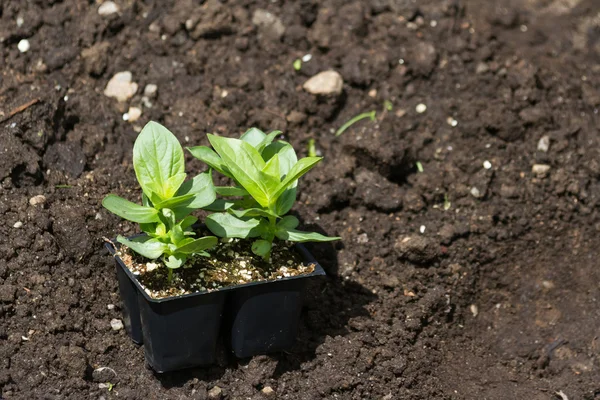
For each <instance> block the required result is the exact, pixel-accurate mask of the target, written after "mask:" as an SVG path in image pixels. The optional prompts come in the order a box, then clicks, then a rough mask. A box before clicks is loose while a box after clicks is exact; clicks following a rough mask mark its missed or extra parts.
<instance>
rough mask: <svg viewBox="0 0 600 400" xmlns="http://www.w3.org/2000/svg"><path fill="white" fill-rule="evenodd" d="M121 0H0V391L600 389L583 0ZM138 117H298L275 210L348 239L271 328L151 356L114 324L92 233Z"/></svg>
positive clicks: (594, 89)
mask: <svg viewBox="0 0 600 400" xmlns="http://www.w3.org/2000/svg"><path fill="white" fill-rule="evenodd" d="M116 3H117V6H118V8H119V11H118V12H117V13H113V14H111V15H107V16H101V15H99V14H98V7H99V3H95V2H92V1H78V0H65V1H52V0H51V1H37V0H27V1H2V2H0V52H1V56H0V70H1V71H2V73H1V76H0V182H1V187H0V216H1V217H2V224H0V238H1V239H0V283H1V286H0V318H1V323H0V388H1V397H2V398H4V399H187V398H190V399H206V398H213V399H217V398H223V399H262V398H267V397H271V398H283V399H320V398H324V399H381V400H384V399H385V400H389V399H536V400H537V399H540V400H542V399H571V400H573V399H600V304H599V302H600V266H599V265H598V262H597V257H598V249H599V248H600V237H599V232H600V214H599V209H598V205H599V201H600V181H599V178H600V147H599V145H600V143H599V142H600V136H599V128H600V117H599V115H598V107H599V106H600V92H599V88H600V80H599V79H600V78H599V76H600V75H599V72H600V64H599V63H600V3H599V2H598V1H596V0H515V1H493V0H486V1H484V0H465V1H461V0H448V1H445V0H439V1H437V0H436V1H431V0H424V1H410V0H373V1H342V0H324V1H317V0H299V1H294V2H291V1H290V2H283V1H277V0H274V1H250V0H246V1H222V2H220V1H218V0H207V1H191V0H182V1H177V2H175V1H152V0H148V1H139V0H119V1H117V2H116ZM257 10H258V12H257ZM265 10H266V11H268V12H269V13H270V14H268V15H267V14H265V13H264V12H263V11H265ZM23 39H27V40H28V41H29V44H30V48H29V50H28V51H27V52H23V53H22V52H20V51H19V47H21V48H23V47H22V46H19V43H20V42H21V40H23ZM306 54H310V55H312V58H311V59H310V60H309V61H306V62H303V63H302V64H301V69H300V70H299V71H296V70H295V69H294V67H293V63H294V60H296V59H298V58H302V57H303V56H304V55H306ZM330 69H331V70H335V71H337V72H339V73H340V74H341V76H342V77H343V80H344V85H343V92H342V93H341V94H340V95H329V96H316V95H313V94H311V93H308V92H307V91H305V90H304V89H303V88H302V85H303V84H304V83H305V82H306V81H307V80H308V79H309V78H310V77H311V76H313V75H315V74H317V73H319V72H321V71H326V70H330ZM121 71H130V72H131V74H132V80H133V82H136V83H137V84H138V88H137V91H136V93H135V95H133V97H131V98H130V99H128V100H126V101H123V102H118V101H117V100H116V99H114V98H110V97H107V96H105V95H104V94H103V91H104V89H105V87H106V85H107V83H108V81H109V80H110V78H111V77H113V75H114V74H116V73H117V72H121ZM147 84H155V85H157V87H158V90H157V93H156V95H155V96H153V97H149V98H147V99H143V98H142V97H143V92H144V88H145V87H146V85H147ZM385 102H390V103H391V105H392V106H391V110H390V109H389V108H390V107H384V103H385ZM386 104H387V105H388V106H389V103H386ZM419 104H424V105H425V106H426V111H425V112H422V113H418V112H417V111H416V109H417V105H419ZM131 106H132V107H139V108H141V109H142V115H141V117H140V118H139V119H138V120H137V121H133V122H132V121H131V120H129V121H124V120H123V114H124V113H125V112H127V111H128V109H129V107H131ZM372 110H376V111H377V119H376V121H374V122H372V121H370V120H363V121H361V122H359V123H357V124H355V125H353V126H351V127H350V128H349V129H348V130H347V131H346V132H344V134H343V135H341V136H339V137H335V135H334V132H335V130H336V129H337V128H339V127H340V126H341V125H342V124H344V123H345V122H346V121H348V120H349V119H351V118H352V117H354V116H355V115H357V114H360V113H363V112H368V111H372ZM419 110H420V111H422V110H423V107H422V106H420V107H419ZM134 119H135V118H134ZM149 120H155V121H158V122H161V123H163V124H164V125H166V126H167V127H168V128H169V129H170V130H171V131H173V132H174V133H175V135H176V136H177V137H178V138H179V139H180V140H181V142H182V143H183V144H184V145H200V144H206V143H207V141H206V138H205V134H206V133H207V132H213V133H218V134H220V135H226V136H239V134H240V133H242V132H243V131H245V129H246V128H248V127H251V126H256V127H259V128H261V129H263V130H266V131H270V130H273V129H280V130H282V131H283V132H284V137H283V138H284V139H285V140H288V141H290V142H291V143H292V144H293V145H294V147H295V148H296V150H297V151H298V152H299V153H300V154H301V155H306V154H307V145H308V143H309V140H310V139H314V140H315V143H316V149H317V151H318V152H319V154H322V155H323V156H324V157H325V160H324V161H323V162H322V163H321V164H320V165H319V167H318V168H316V169H314V170H313V171H311V172H310V173H309V174H308V175H307V177H306V178H305V179H304V181H302V182H301V183H300V187H299V193H300V194H299V201H298V203H297V204H296V206H295V207H294V214H295V215H296V216H298V217H299V218H300V219H301V221H302V227H303V228H304V229H307V230H308V229H313V230H318V231H320V232H322V233H326V234H329V235H337V236H341V237H342V240H341V241H340V242H338V243H335V244H319V245H311V246H309V247H310V250H311V251H312V252H313V253H314V255H315V256H316V257H317V259H318V260H319V261H320V262H321V263H322V265H323V266H324V268H325V269H326V270H327V272H328V274H329V275H328V277H327V278H324V279H321V280H319V279H316V280H314V281H313V282H312V283H311V285H310V287H309V290H308V292H307V294H306V301H305V307H304V309H303V312H302V322H301V326H300V331H299V334H298V341H297V343H296V345H295V346H294V347H293V348H292V349H290V350H289V351H288V352H283V353H277V354H271V355H265V356H258V357H254V358H252V359H243V360H236V359H234V358H233V357H231V356H229V355H228V354H227V353H226V352H225V351H221V352H220V353H219V356H218V363H217V364H215V365H214V366H212V367H208V368H197V369H190V370H186V371H181V372H174V373H169V374H164V375H157V374H154V373H153V372H152V371H151V370H149V369H148V368H146V366H145V363H144V355H143V348H141V347H139V346H137V345H135V344H133V343H132V342H131V340H130V339H129V338H128V337H127V335H126V333H125V331H124V330H119V331H114V330H112V329H111V324H110V321H111V320H112V319H115V318H117V319H118V318H121V314H120V312H121V310H120V303H119V295H118V292H117V280H116V276H115V265H114V261H113V260H112V258H111V257H110V256H109V255H108V254H107V252H105V250H104V249H103V246H102V245H103V237H114V236H115V235H116V234H119V233H120V234H123V235H127V234H133V233H135V232H136V229H137V228H136V227H135V226H134V225H133V224H129V223H126V222H123V221H121V220H120V219H119V218H118V217H116V216H113V215H111V214H109V213H108V212H107V211H106V210H104V209H103V208H102V207H101V205H100V201H101V199H102V198H103V197H104V196H105V195H106V194H108V193H117V194H119V195H122V196H125V197H128V198H130V199H132V200H136V201H137V199H138V194H139V191H138V188H137V185H136V182H135V177H134V171H133V168H132V164H131V152H132V146H133V142H134V140H135V138H136V135H137V131H139V129H140V128H141V127H142V126H143V125H144V124H145V123H146V122H147V121H149ZM540 140H541V142H542V143H541V146H540ZM548 144H549V145H548ZM186 157H187V159H188V170H189V172H190V173H192V174H193V173H197V172H200V171H202V170H204V169H205V167H204V166H203V165H202V164H201V163H200V162H198V161H197V160H193V159H192V158H191V157H190V156H189V155H187V156H186ZM418 163H420V164H418ZM484 164H485V166H484ZM417 165H420V166H421V167H422V168H418V167H417ZM420 169H422V172H420ZM36 196H37V197H36ZM40 196H43V197H40ZM110 305H114V307H112V306H110ZM102 367H108V368H105V369H102ZM107 382H110V383H111V384H112V387H111V390H109V385H107V384H106V383H107Z"/></svg>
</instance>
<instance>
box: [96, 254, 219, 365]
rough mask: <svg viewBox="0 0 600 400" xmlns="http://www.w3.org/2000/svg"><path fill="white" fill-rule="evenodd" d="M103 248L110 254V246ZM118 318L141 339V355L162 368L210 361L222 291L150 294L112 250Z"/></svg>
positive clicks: (139, 341)
mask: <svg viewBox="0 0 600 400" xmlns="http://www.w3.org/2000/svg"><path fill="white" fill-rule="evenodd" d="M106 248H107V249H108V251H109V252H110V253H111V254H112V255H113V256H114V255H115V249H114V248H113V247H112V245H109V244H108V243H107V245H106ZM114 258H115V261H116V264H117V278H118V280H119V292H120V294H121V299H122V302H123V320H124V325H125V329H126V330H127V333H129V336H131V339H132V340H133V341H134V342H135V343H138V344H141V343H143V344H144V353H145V356H146V361H147V362H148V364H149V365H150V366H151V367H152V369H154V370H155V371H156V372H167V371H173V370H177V369H183V368H188V367H195V366H199V365H209V364H212V363H213V362H214V361H215V357H216V346H217V341H218V338H219V330H220V327H221V320H222V315H223V305H224V303H225V297H226V296H225V293H221V292H218V291H215V292H211V293H207V292H203V293H192V294H187V295H183V296H177V297H169V298H165V299H153V298H151V297H150V296H149V295H148V293H146V291H145V290H144V288H143V287H142V286H141V284H140V283H139V281H138V280H137V278H136V277H135V275H133V273H132V272H131V270H130V269H129V268H127V267H126V266H125V264H124V263H123V261H122V260H121V258H120V257H118V256H115V257H114Z"/></svg>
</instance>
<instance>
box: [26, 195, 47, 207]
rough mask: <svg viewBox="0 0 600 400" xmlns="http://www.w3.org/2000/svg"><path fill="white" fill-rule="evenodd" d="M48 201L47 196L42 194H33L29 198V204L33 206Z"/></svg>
mask: <svg viewBox="0 0 600 400" xmlns="http://www.w3.org/2000/svg"><path fill="white" fill-rule="evenodd" d="M45 202H46V196H44V195H42V194H38V195H37V196H33V197H32V198H30V199H29V204H31V205H32V206H36V205H38V204H44V203H45Z"/></svg>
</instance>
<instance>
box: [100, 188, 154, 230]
mask: <svg viewBox="0 0 600 400" xmlns="http://www.w3.org/2000/svg"><path fill="white" fill-rule="evenodd" d="M102 205H103V206H104V208H106V209H107V210H108V211H110V212H112V213H113V214H116V215H118V216H119V217H121V218H124V219H126V220H128V221H132V222H137V223H140V224H144V223H151V222H160V218H159V216H158V211H157V210H155V209H154V208H152V207H144V206H140V205H139V204H135V203H132V202H131V201H129V200H125V199H124V198H122V197H119V196H117V195H114V194H109V195H108V196H106V197H105V198H104V200H102Z"/></svg>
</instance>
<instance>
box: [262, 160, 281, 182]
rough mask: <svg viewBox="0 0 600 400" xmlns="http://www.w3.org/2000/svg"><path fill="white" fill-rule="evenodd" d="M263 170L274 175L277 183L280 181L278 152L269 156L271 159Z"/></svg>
mask: <svg viewBox="0 0 600 400" xmlns="http://www.w3.org/2000/svg"><path fill="white" fill-rule="evenodd" d="M263 172H264V173H265V174H267V175H271V176H272V177H274V178H275V179H276V180H277V183H279V182H280V181H281V175H280V174H279V154H275V155H274V156H273V157H271V159H270V160H269V161H268V162H267V163H266V164H265V167H264V168H263Z"/></svg>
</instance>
